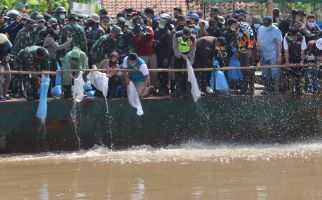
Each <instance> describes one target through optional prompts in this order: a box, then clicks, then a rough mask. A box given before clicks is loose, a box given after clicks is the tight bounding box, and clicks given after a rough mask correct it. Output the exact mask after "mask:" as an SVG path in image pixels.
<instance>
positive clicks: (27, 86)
mask: <svg viewBox="0 0 322 200" xmlns="http://www.w3.org/2000/svg"><path fill="white" fill-rule="evenodd" d="M39 48H42V47H39V46H30V47H27V48H25V49H22V50H20V51H19V53H18V55H17V57H16V60H15V68H16V69H18V70H23V71H41V70H49V69H50V58H49V54H48V52H47V50H45V51H46V55H45V58H44V60H41V61H39V60H36V58H35V55H36V51H37V49H39ZM38 79H39V77H37V76H35V75H21V76H19V83H20V86H21V83H22V84H23V87H24V90H22V87H20V90H21V91H22V92H23V95H24V96H27V97H36V96H37V95H38V90H39V84H38Z"/></svg>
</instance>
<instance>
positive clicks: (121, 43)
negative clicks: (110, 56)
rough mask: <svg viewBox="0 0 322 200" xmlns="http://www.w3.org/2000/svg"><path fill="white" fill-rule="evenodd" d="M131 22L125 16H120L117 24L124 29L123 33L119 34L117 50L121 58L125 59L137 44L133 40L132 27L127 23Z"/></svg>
mask: <svg viewBox="0 0 322 200" xmlns="http://www.w3.org/2000/svg"><path fill="white" fill-rule="evenodd" d="M127 23H130V21H127V20H126V19H125V18H124V17H119V18H118V19H117V25H118V26H119V27H120V28H121V29H122V32H123V34H121V35H120V36H119V39H118V42H117V47H116V51H117V52H118V54H119V60H120V61H123V59H124V58H125V57H126V56H127V55H128V54H129V53H133V52H134V49H135V45H134V44H133V42H132V41H131V37H132V32H131V29H130V28H129V27H128V26H127V25H126V24H127Z"/></svg>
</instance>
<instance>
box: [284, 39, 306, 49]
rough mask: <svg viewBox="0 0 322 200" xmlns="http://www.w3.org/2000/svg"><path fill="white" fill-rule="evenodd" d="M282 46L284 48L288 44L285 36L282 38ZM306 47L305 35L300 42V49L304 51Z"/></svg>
mask: <svg viewBox="0 0 322 200" xmlns="http://www.w3.org/2000/svg"><path fill="white" fill-rule="evenodd" d="M283 47H284V49H285V50H287V49H288V44H287V41H286V36H285V37H284V39H283ZM306 49H307V45H306V41H305V37H303V39H302V42H301V50H302V51H304V50H306Z"/></svg>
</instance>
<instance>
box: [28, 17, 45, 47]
mask: <svg viewBox="0 0 322 200" xmlns="http://www.w3.org/2000/svg"><path fill="white" fill-rule="evenodd" d="M36 18H37V21H36V22H37V26H36V27H35V28H34V30H33V31H32V33H31V40H32V42H33V44H34V45H39V46H42V43H40V42H39V41H38V42H39V43H37V39H38V35H39V33H40V31H42V30H44V29H46V26H45V22H46V20H45V19H44V16H43V15H40V14H38V15H37V16H36Z"/></svg>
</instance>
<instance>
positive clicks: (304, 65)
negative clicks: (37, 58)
mask: <svg viewBox="0 0 322 200" xmlns="http://www.w3.org/2000/svg"><path fill="white" fill-rule="evenodd" d="M321 65H322V63H310V64H290V65H266V66H248V67H234V66H229V67H228V66H225V67H220V68H215V67H207V68H204V67H194V71H196V72H207V71H216V70H221V71H227V70H253V71H258V70H261V69H270V68H294V67H303V68H308V67H312V68H317V67H320V66H321ZM115 70H116V71H121V72H129V71H137V70H135V69H122V68H119V69H66V70H57V71H25V70H8V71H0V74H18V75H28V74H30V75H42V74H44V75H57V74H63V73H65V72H79V71H83V72H91V71H100V72H110V71H115ZM186 71H187V69H185V68H182V69H174V68H171V67H170V68H157V69H149V72H151V73H158V72H186Z"/></svg>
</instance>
